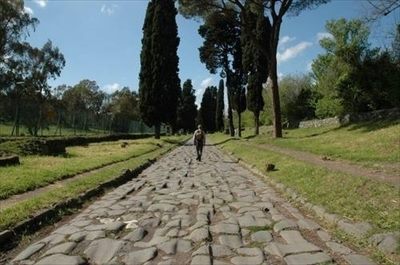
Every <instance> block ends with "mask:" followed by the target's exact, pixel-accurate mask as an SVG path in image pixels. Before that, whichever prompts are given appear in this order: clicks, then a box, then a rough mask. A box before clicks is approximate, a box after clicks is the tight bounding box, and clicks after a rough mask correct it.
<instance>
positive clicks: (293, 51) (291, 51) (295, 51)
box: [276, 41, 312, 63]
mask: <svg viewBox="0 0 400 265" xmlns="http://www.w3.org/2000/svg"><path fill="white" fill-rule="evenodd" d="M310 46H312V43H311V42H307V41H303V42H300V43H299V44H296V45H295V46H292V47H289V48H287V49H285V50H284V51H283V52H282V53H281V52H278V54H277V55H276V57H277V60H278V63H281V62H286V61H288V60H290V59H293V58H295V57H296V56H297V55H299V54H300V53H302V52H303V51H304V50H305V49H307V48H309V47H310Z"/></svg>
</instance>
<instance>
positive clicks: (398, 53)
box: [392, 24, 400, 66]
mask: <svg viewBox="0 0 400 265" xmlns="http://www.w3.org/2000/svg"><path fill="white" fill-rule="evenodd" d="M392 53H393V57H394V59H395V60H396V61H397V64H398V65H399V66H400V24H397V25H396V32H395V35H394V39H393V42H392Z"/></svg>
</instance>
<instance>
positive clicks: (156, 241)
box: [134, 236, 170, 248]
mask: <svg viewBox="0 0 400 265" xmlns="http://www.w3.org/2000/svg"><path fill="white" fill-rule="evenodd" d="M169 240H170V238H169V237H166V236H153V238H152V239H151V240H150V241H149V242H136V243H135V244H134V246H135V247H138V248H149V247H152V246H157V245H159V244H161V243H164V242H167V241H169Z"/></svg>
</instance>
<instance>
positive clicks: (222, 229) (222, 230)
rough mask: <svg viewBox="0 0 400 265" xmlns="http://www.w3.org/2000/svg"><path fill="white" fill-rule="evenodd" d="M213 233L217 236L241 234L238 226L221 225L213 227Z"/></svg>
mask: <svg viewBox="0 0 400 265" xmlns="http://www.w3.org/2000/svg"><path fill="white" fill-rule="evenodd" d="M211 231H212V232H213V233H217V234H233V235H237V234H239V226H238V225H237V224H226V223H219V224H217V225H214V226H212V227H211Z"/></svg>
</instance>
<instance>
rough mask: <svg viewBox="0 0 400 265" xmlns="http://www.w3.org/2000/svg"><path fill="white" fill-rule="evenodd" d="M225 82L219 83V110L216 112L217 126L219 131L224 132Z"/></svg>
mask: <svg viewBox="0 0 400 265" xmlns="http://www.w3.org/2000/svg"><path fill="white" fill-rule="evenodd" d="M224 90H225V86H224V80H222V79H221V80H220V81H219V85H218V92H217V106H216V108H217V110H216V118H215V122H216V124H215V126H216V130H217V131H223V130H224V109H225V104H224Z"/></svg>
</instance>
